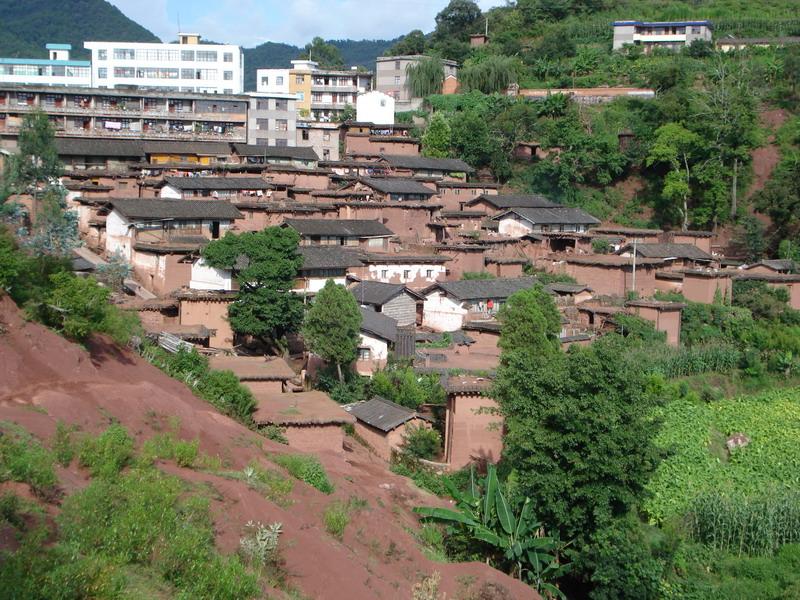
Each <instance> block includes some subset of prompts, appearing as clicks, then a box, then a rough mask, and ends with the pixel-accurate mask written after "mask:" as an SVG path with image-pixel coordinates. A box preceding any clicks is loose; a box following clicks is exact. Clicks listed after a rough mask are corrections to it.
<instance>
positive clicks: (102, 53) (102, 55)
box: [97, 50, 108, 60]
mask: <svg viewBox="0 0 800 600" xmlns="http://www.w3.org/2000/svg"><path fill="white" fill-rule="evenodd" d="M106 59H108V50H98V51H97V60H106Z"/></svg>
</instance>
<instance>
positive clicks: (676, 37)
mask: <svg viewBox="0 0 800 600" xmlns="http://www.w3.org/2000/svg"><path fill="white" fill-rule="evenodd" d="M633 41H634V42H643V43H646V44H665V43H673V42H685V41H686V34H685V33H670V34H666V33H664V34H651V33H634V34H633Z"/></svg>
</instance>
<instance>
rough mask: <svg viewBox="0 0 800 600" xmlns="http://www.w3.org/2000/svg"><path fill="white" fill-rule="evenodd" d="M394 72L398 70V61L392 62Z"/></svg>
mask: <svg viewBox="0 0 800 600" xmlns="http://www.w3.org/2000/svg"><path fill="white" fill-rule="evenodd" d="M394 70H395V71H399V70H400V61H399V60H396V61H394Z"/></svg>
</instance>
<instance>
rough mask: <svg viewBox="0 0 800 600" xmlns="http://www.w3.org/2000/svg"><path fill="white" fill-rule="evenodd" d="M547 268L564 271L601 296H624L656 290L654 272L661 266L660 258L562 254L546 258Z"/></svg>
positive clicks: (649, 292)
mask: <svg viewBox="0 0 800 600" xmlns="http://www.w3.org/2000/svg"><path fill="white" fill-rule="evenodd" d="M547 260H548V261H549V262H550V265H551V266H550V268H549V270H551V271H554V272H563V273H565V274H566V275H569V276H571V277H574V278H575V280H576V281H579V282H580V283H582V284H584V285H588V286H589V287H591V288H592V289H593V290H594V291H595V294H597V295H600V296H623V297H624V296H625V295H626V294H627V293H628V292H636V293H637V294H638V295H639V296H641V297H644V298H649V297H650V296H652V295H653V294H654V293H655V291H656V289H657V288H656V271H657V270H659V269H662V268H663V267H664V261H663V260H662V259H660V258H640V259H637V260H636V269H635V271H634V268H633V258H628V257H624V256H613V255H605V254H595V255H581V256H575V255H563V256H557V257H555V256H554V257H552V258H550V259H547Z"/></svg>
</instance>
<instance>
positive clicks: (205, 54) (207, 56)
mask: <svg viewBox="0 0 800 600" xmlns="http://www.w3.org/2000/svg"><path fill="white" fill-rule="evenodd" d="M197 62H217V51H216V50H198V51H197Z"/></svg>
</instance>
